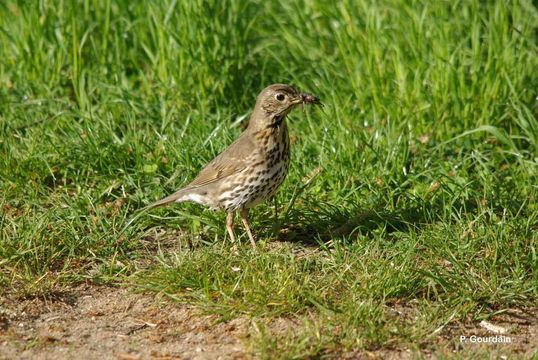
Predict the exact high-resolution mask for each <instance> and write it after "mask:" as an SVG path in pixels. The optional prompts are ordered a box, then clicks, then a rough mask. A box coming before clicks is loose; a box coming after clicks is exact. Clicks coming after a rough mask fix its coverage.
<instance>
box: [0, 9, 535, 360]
mask: <svg viewBox="0 0 538 360" xmlns="http://www.w3.org/2000/svg"><path fill="white" fill-rule="evenodd" d="M537 34H538V11H537V9H536V7H535V6H533V4H532V3H531V2H530V1H521V2H519V1H514V2H509V1H491V2H478V1H455V2H453V1H434V2H430V1H408V2H400V1H382V2H380V1H365V0H361V1H341V2H338V3H336V4H330V3H329V2H326V1H318V0H313V1H306V0H304V1H286V2H277V1H259V2H258V1H255V2H243V1H227V2H221V1H207V2H197V1H159V2H148V3H143V2H129V1H110V0H108V1H73V2H71V1H65V2H62V1H56V2H53V1H36V2H23V1H21V2H13V1H3V2H1V3H0V53H1V54H2V55H1V56H0V134H1V136H0V176H1V178H0V181H1V183H0V184H1V185H0V209H1V213H0V214H1V217H0V236H1V239H0V285H1V289H2V291H3V292H7V293H12V294H16V295H19V296H25V295H31V296H32V295H36V294H37V295H39V294H45V295H46V294H47V293H48V292H50V291H54V290H56V289H58V288H61V287H65V286H70V285H73V284H76V283H78V282H80V281H88V280H89V281H93V282H114V283H122V284H135V285H136V286H137V287H139V288H143V289H149V290H152V291H158V292H163V293H165V294H167V295H169V296H170V297H171V298H173V299H176V300H177V301H179V302H187V303H195V304H197V305H198V306H199V307H200V308H201V309H203V310H204V311H208V312H214V313H218V314H221V315H222V318H223V319H233V318H236V317H248V318H252V319H253V324H255V326H254V328H255V329H256V331H254V332H253V333H252V336H251V338H250V346H251V350H252V352H253V354H257V355H259V356H261V357H267V358H275V357H281V358H290V357H317V356H324V355H327V356H331V355H337V354H339V353H341V352H342V351H354V350H358V351H360V350H376V349H394V348H399V347H402V346H410V347H415V348H420V347H421V346H429V345H427V344H428V343H429V341H430V340H432V339H435V337H436V336H438V334H439V333H442V331H443V327H444V326H446V325H449V324H458V323H460V322H463V321H469V320H479V319H487V318H490V317H491V316H493V315H495V314H498V313H501V312H503V311H504V310H505V309H508V308H515V307H534V308H536V306H538V301H537V299H538V297H537V295H538V254H537V245H538V235H537V234H538V205H537V196H538V186H537V180H538V177H537V175H538V122H537V115H538V98H537V96H538V92H537V89H538V76H537V75H536V74H538V47H537V39H538V37H537V36H538V35H537ZM275 82H284V83H292V84H295V85H296V86H297V87H298V88H300V89H301V90H306V91H310V92H312V93H314V94H316V95H318V96H319V97H320V98H321V99H322V101H323V102H324V104H325V107H324V109H323V111H320V110H319V109H311V108H310V109H307V111H306V112H305V113H303V112H300V111H295V112H294V113H292V115H291V116H290V117H289V127H290V129H291V133H292V141H293V147H292V149H293V155H292V166H291V169H290V173H289V175H288V179H287V180H286V182H285V183H284V185H283V186H282V188H281V190H280V191H279V193H278V195H277V196H276V199H275V200H274V201H269V202H267V203H266V204H264V205H260V206H258V207H257V208H255V210H254V211H251V216H252V220H253V229H254V231H255V233H256V234H257V235H258V241H259V243H260V246H259V251H258V252H253V251H251V249H250V245H249V243H248V240H247V238H246V236H245V235H244V233H243V232H242V230H238V234H240V235H241V236H240V240H241V245H240V246H239V248H238V249H237V250H233V249H232V248H231V244H230V242H229V240H228V239H226V238H225V229H224V214H221V213H218V212H211V211H208V210H205V209H203V208H201V207H199V206H196V205H192V204H182V205H177V206H170V207H167V208H163V209H157V210H153V211H151V212H148V213H145V214H141V215H138V217H136V218H135V220H134V221H133V222H132V223H130V224H129V226H126V225H127V223H128V221H129V219H132V218H133V217H134V216H137V214H138V213H137V209H141V208H142V207H144V206H145V205H147V204H149V203H151V202H152V201H155V200H157V199H159V198H160V197H162V196H164V195H167V194H169V193H171V192H173V191H174V190H176V189H178V188H179V187H180V186H182V185H183V184H185V183H186V182H187V181H189V180H190V179H192V177H193V176H195V174H196V173H197V171H198V170H199V169H200V168H201V167H202V166H203V165H204V164H205V163H207V162H208V161H209V160H211V159H212V158H213V157H214V156H215V155H216V154H218V153H219V152H220V151H221V150H223V149H224V148H225V147H226V146H227V145H228V144H230V143H231V142H232V141H233V139H234V138H236V137H237V136H238V134H239V133H240V131H241V123H242V122H244V121H245V119H248V114H249V111H250V110H251V109H252V107H253V105H254V102H255V97H256V95H257V94H258V92H259V91H260V90H261V89H262V88H263V87H265V86H267V85H269V84H271V83H275ZM237 225H238V229H241V228H240V226H239V224H237ZM170 244H173V246H170ZM148 257H150V259H153V260H155V261H152V262H151V263H152V264H153V265H150V266H148V265H147V263H148V261H147V259H148ZM279 318H284V319H288V320H291V321H293V323H294V326H293V330H290V331H288V332H282V331H278V330H277V329H275V327H274V326H273V325H272V324H273V322H274V321H275V320H276V319H279Z"/></svg>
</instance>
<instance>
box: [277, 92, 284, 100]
mask: <svg viewBox="0 0 538 360" xmlns="http://www.w3.org/2000/svg"><path fill="white" fill-rule="evenodd" d="M285 98H286V95H284V94H277V96H276V99H277V100H278V101H284V99H285Z"/></svg>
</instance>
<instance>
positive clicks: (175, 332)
mask: <svg viewBox="0 0 538 360" xmlns="http://www.w3.org/2000/svg"><path fill="white" fill-rule="evenodd" d="M493 322H495V324H493ZM277 323H278V326H277V327H278V328H282V329H283V331H285V329H286V323H287V322H286V321H285V320H284V319H280V320H278V321H277ZM289 325H290V326H292V323H291V322H289ZM503 332H504V335H505V336H509V337H511V338H512V339H513V342H512V343H510V344H504V345H493V344H472V343H470V340H467V342H466V343H462V342H460V341H459V336H460V335H461V334H467V335H470V334H474V335H477V336H483V337H484V336H486V337H487V336H492V335H495V333H498V334H500V333H503ZM249 334H252V325H251V323H250V321H249V320H247V319H235V320H232V321H228V322H221V321H218V318H217V317H216V316H207V315H201V314H200V313H199V312H198V311H197V310H196V309H195V308H194V307H192V306H189V305H181V304H174V303H172V302H170V301H167V300H166V299H163V298H159V297H158V296H157V297H156V296H154V295H144V294H137V293H134V292H133V291H132V290H129V289H125V288H115V287H100V286H91V285H84V286H80V287H78V288H75V289H71V290H68V291H65V292H63V293H56V294H54V295H53V296H51V297H49V298H47V299H38V298H34V299H26V300H20V299H19V300H15V299H10V298H0V359H100V360H103V359H119V360H135V359H154V360H157V359H162V360H164V359H244V358H253V357H255V356H253V355H252V353H251V352H250V350H249V348H248V344H249V341H248V337H249ZM536 349H538V317H537V312H536V311H534V310H529V311H521V310H514V311H513V312H511V313H509V314H504V315H502V316H498V317H496V318H495V319H493V320H492V321H490V322H487V323H484V324H471V325H464V326H451V327H446V328H443V329H441V330H440V331H439V334H436V335H435V337H434V340H433V341H431V342H429V343H427V344H425V345H422V346H421V348H420V349H419V350H418V351H419V352H420V355H421V356H422V357H425V358H437V357H447V356H448V357H450V356H451V355H452V356H453V355H455V354H459V355H460V356H463V357H474V355H476V354H484V352H490V351H491V352H492V353H493V354H495V355H493V356H494V358H504V359H506V358H513V357H514V356H517V357H521V358H530V357H532V356H533V354H535V356H536V353H535V350H536ZM416 351H417V349H415V350H410V349H397V350H395V349H392V350H379V351H374V352H361V353H346V354H341V355H342V357H343V358H348V359H355V358H364V359H400V358H404V359H409V358H414V357H416V355H418V354H417V353H416Z"/></svg>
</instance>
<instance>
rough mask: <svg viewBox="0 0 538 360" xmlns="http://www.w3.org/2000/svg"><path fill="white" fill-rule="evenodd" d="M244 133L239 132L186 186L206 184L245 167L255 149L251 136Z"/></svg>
mask: <svg viewBox="0 0 538 360" xmlns="http://www.w3.org/2000/svg"><path fill="white" fill-rule="evenodd" d="M245 135H247V134H245V133H243V134H241V136H240V137H239V138H238V139H237V140H236V141H235V142H233V143H232V144H231V145H230V146H229V147H228V148H226V150H224V151H223V152H222V153H220V154H219V155H218V156H217V157H216V158H214V159H213V160H212V161H211V162H210V163H209V164H207V165H206V166H205V167H204V168H203V169H202V170H201V171H200V173H199V174H198V175H197V176H196V178H194V180H193V181H192V182H191V183H190V184H189V185H187V186H186V188H193V187H199V186H204V185H208V184H211V183H214V182H217V181H219V180H221V179H224V178H226V177H228V176H230V175H232V174H235V173H238V172H240V171H242V170H243V169H245V168H246V167H247V166H248V164H249V162H248V158H249V155H251V154H252V153H253V152H254V151H255V146H254V143H253V142H252V140H251V138H250V137H249V136H245Z"/></svg>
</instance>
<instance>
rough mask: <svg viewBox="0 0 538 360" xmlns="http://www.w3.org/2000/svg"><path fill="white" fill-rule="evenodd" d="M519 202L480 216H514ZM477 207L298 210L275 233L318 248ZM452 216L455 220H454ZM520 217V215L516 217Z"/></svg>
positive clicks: (413, 227)
mask: <svg viewBox="0 0 538 360" xmlns="http://www.w3.org/2000/svg"><path fill="white" fill-rule="evenodd" d="M522 204H523V202H521V201H512V202H511V203H510V204H509V205H508V206H507V207H506V206H505V207H502V206H493V207H492V210H493V211H492V212H484V214H483V215H484V216H485V217H486V218H488V217H489V216H490V214H491V213H495V214H496V215H499V216H503V215H505V214H506V212H508V213H511V214H514V213H518V212H520V210H521V207H522ZM479 207H480V204H479V201H478V200H475V199H470V200H462V201H458V202H456V203H453V204H452V206H451V207H448V208H447V206H446V204H445V203H444V202H442V201H429V200H420V201H417V202H415V203H414V204H412V206H408V207H405V208H402V209H401V210H398V211H387V210H386V209H383V208H381V207H377V208H373V209H364V208H358V207H357V208H356V210H354V211H351V212H350V213H348V214H345V213H342V212H341V211H339V210H338V209H337V208H332V209H331V210H330V211H325V212H323V213H311V214H310V215H307V216H304V215H301V214H300V213H301V211H302V210H292V211H290V214H289V216H288V219H287V220H286V221H285V223H284V224H280V225H282V226H280V227H279V226H278V225H279V224H277V226H275V227H274V228H273V229H275V228H276V229H277V231H275V232H276V239H277V240H278V241H289V242H297V243H301V244H302V245H304V246H318V245H319V244H320V242H323V243H327V242H329V241H331V240H333V239H338V238H353V237H357V236H367V237H371V236H373V233H374V232H375V231H384V232H386V233H388V234H390V233H393V232H412V231H417V230H419V229H420V228H422V227H424V226H426V225H429V224H433V223H436V222H441V221H444V222H446V219H447V218H450V219H451V220H450V221H457V219H458V218H460V219H461V218H465V217H468V216H469V215H471V216H476V215H477V214H478V209H479ZM454 215H456V216H454ZM520 215H521V214H520Z"/></svg>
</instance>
